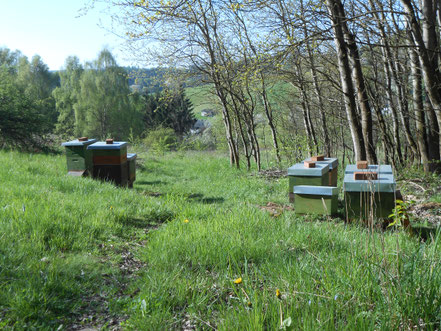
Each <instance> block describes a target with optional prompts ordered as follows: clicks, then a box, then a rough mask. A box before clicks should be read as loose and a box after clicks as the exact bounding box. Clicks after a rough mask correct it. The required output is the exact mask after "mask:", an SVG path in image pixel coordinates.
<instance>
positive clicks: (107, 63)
mask: <svg viewBox="0 0 441 331" xmlns="http://www.w3.org/2000/svg"><path fill="white" fill-rule="evenodd" d="M129 77H130V72H129V71H127V70H126V69H124V68H122V67H119V66H118V65H117V63H116V61H115V59H114V58H113V56H112V54H111V53H110V52H109V51H108V50H103V51H102V52H101V53H100V54H99V56H98V58H97V59H96V60H95V61H93V62H88V63H86V64H84V65H83V64H81V63H80V61H79V59H78V58H77V57H75V56H72V57H68V58H67V59H66V62H65V67H64V69H63V70H61V71H59V72H50V71H49V70H48V67H47V65H46V64H44V63H43V61H42V59H41V58H40V57H39V56H35V57H33V58H32V60H31V61H30V62H29V61H28V59H27V57H25V56H23V55H22V54H21V53H20V52H19V51H15V52H11V51H10V50H9V49H0V117H1V121H0V144H1V145H3V146H16V147H22V148H23V147H24V148H41V147H42V146H45V145H47V143H48V141H52V140H54V139H55V138H57V137H61V138H63V139H70V138H73V137H79V136H90V137H97V138H101V139H104V138H106V137H113V138H115V139H118V140H126V139H128V138H129V137H130V138H131V139H136V138H142V137H145V136H146V135H147V134H148V132H149V131H151V130H155V129H157V128H171V129H173V130H174V132H175V134H176V135H177V136H182V135H184V134H185V133H186V132H187V131H188V130H189V129H190V128H191V127H192V125H193V124H194V122H195V119H194V117H193V114H192V105H191V103H190V102H189V100H188V99H187V98H186V97H185V92H184V89H183V88H182V87H180V85H179V84H168V85H166V86H163V88H161V91H158V92H156V93H155V94H152V93H150V92H151V91H150V90H149V89H145V88H144V89H142V90H141V91H132V90H131V89H130V87H129Z"/></svg>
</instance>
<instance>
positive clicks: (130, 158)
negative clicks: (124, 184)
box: [127, 153, 136, 187]
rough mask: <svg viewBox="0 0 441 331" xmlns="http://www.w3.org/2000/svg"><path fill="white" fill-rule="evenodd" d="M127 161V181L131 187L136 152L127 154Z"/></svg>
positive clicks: (134, 171)
mask: <svg viewBox="0 0 441 331" xmlns="http://www.w3.org/2000/svg"><path fill="white" fill-rule="evenodd" d="M127 163H128V167H127V168H128V183H129V187H133V182H134V181H135V180H136V154H132V153H130V154H127Z"/></svg>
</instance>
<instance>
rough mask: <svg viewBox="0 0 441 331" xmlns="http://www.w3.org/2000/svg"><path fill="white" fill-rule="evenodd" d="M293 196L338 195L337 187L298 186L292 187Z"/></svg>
mask: <svg viewBox="0 0 441 331" xmlns="http://www.w3.org/2000/svg"><path fill="white" fill-rule="evenodd" d="M294 194H308V195H326V196H332V195H338V187H335V186H312V185H298V186H294Z"/></svg>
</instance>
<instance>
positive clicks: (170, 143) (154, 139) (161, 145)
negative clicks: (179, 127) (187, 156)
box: [143, 127, 178, 154]
mask: <svg viewBox="0 0 441 331" xmlns="http://www.w3.org/2000/svg"><path fill="white" fill-rule="evenodd" d="M143 142H144V144H145V145H146V146H147V147H149V148H150V149H151V150H152V151H153V152H156V153H162V154H163V153H164V152H167V151H171V150H173V149H175V148H176V147H177V145H178V137H177V136H176V133H175V131H174V130H173V129H171V128H163V127H158V128H156V129H153V130H150V131H149V132H148V134H147V137H145V138H144V141H143Z"/></svg>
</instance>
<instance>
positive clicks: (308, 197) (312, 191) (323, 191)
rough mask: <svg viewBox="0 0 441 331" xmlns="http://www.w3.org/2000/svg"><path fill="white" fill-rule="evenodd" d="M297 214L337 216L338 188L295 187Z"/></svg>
mask: <svg viewBox="0 0 441 331" xmlns="http://www.w3.org/2000/svg"><path fill="white" fill-rule="evenodd" d="M294 196H295V198H294V208H295V211H296V214H319V215H335V214H336V213H337V209H338V187H331V186H309V185H299V186H294Z"/></svg>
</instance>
